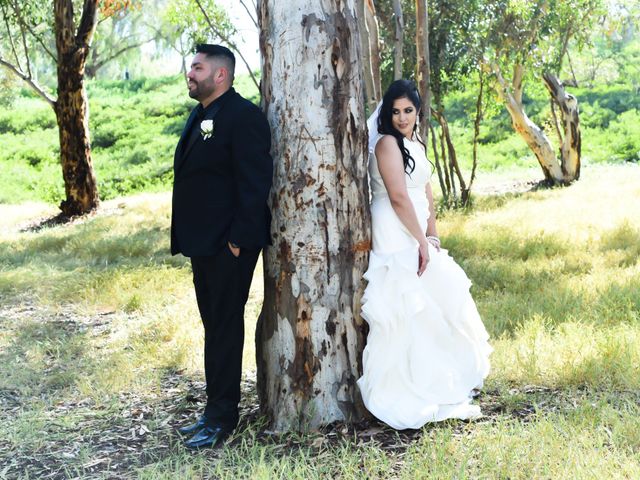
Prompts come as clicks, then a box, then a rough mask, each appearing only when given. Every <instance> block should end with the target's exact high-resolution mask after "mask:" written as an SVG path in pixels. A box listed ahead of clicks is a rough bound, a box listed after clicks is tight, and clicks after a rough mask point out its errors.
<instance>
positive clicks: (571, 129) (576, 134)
mask: <svg viewBox="0 0 640 480" xmlns="http://www.w3.org/2000/svg"><path fill="white" fill-rule="evenodd" d="M542 78H543V79H544V84H545V86H546V87H547V90H549V93H550V94H551V99H552V101H553V102H555V103H556V104H557V105H558V106H559V107H560V113H561V116H562V127H563V130H564V136H563V138H562V146H561V147H560V159H561V162H562V164H561V169H562V175H563V179H562V180H563V183H570V182H572V181H574V180H578V179H579V178H580V154H581V148H582V138H581V135H580V117H579V112H578V99H577V98H576V97H575V96H573V95H571V94H569V93H567V92H566V91H565V89H564V85H563V83H562V82H561V81H560V80H559V79H558V78H557V77H555V76H554V75H551V74H550V73H545V74H544V75H543V76H542Z"/></svg>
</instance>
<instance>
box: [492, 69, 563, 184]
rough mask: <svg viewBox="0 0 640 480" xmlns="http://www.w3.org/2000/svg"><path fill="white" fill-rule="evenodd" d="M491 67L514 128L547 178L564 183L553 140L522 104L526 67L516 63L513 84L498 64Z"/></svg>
mask: <svg viewBox="0 0 640 480" xmlns="http://www.w3.org/2000/svg"><path fill="white" fill-rule="evenodd" d="M491 69H492V71H493V73H494V74H495V76H496V79H497V81H498V84H499V85H498V88H497V93H498V96H499V97H500V98H501V100H502V101H503V102H504V104H505V107H506V108H507V111H508V112H509V115H510V116H511V123H512V124H513V128H514V130H515V131H516V132H517V133H518V134H519V135H520V136H521V137H522V138H523V139H524V141H525V142H527V145H528V146H529V148H530V149H531V151H532V152H533V153H534V155H535V156H536V158H537V159H538V163H539V164H540V167H541V168H542V172H543V173H544V177H545V179H546V180H547V181H548V182H549V183H553V184H556V183H564V175H563V173H562V169H561V168H560V164H559V163H558V160H557V158H556V155H555V153H554V152H553V147H552V146H551V142H550V141H549V139H548V138H547V136H546V135H545V134H544V132H543V131H542V129H541V128H540V127H538V126H537V125H536V124H535V123H533V122H532V121H531V119H529V117H528V116H527V114H526V113H525V111H524V107H523V105H522V79H523V76H524V67H523V66H522V65H516V66H515V68H514V74H513V79H512V81H511V85H509V84H508V83H507V81H506V80H505V79H504V77H503V76H502V72H501V71H500V69H499V68H498V67H497V65H495V64H494V65H492V66H491Z"/></svg>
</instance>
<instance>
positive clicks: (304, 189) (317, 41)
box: [256, 0, 370, 430]
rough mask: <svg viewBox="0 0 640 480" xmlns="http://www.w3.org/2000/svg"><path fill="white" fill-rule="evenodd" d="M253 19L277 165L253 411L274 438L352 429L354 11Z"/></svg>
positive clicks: (358, 231) (359, 115)
mask: <svg viewBox="0 0 640 480" xmlns="http://www.w3.org/2000/svg"><path fill="white" fill-rule="evenodd" d="M259 20H260V29H261V36H260V46H261V50H262V54H263V65H262V98H263V102H264V105H263V106H264V108H265V111H266V114H267V118H268V120H269V123H270V125H271V129H272V136H273V141H272V145H273V147H272V154H273V158H274V162H275V173H274V184H273V188H272V193H271V205H272V211H273V223H272V237H273V247H271V248H268V249H267V250H266V252H265V255H264V258H265V260H264V261H265V298H264V305H263V309H262V313H261V315H260V319H259V322H258V326H257V331H256V355H257V365H258V394H259V397H260V404H261V407H262V410H263V412H264V413H266V414H267V416H268V418H269V419H270V423H271V427H272V428H273V429H275V430H288V429H305V428H315V427H317V426H319V425H323V424H328V423H331V422H333V421H336V420H340V421H355V420H357V419H359V418H360V417H361V415H362V414H363V413H364V409H363V406H362V403H361V400H360V396H359V392H358V390H357V387H356V380H357V378H358V377H359V376H360V374H361V369H362V367H361V355H362V350H363V347H364V340H365V329H364V324H363V321H362V319H361V318H360V316H359V313H360V297H361V294H362V291H363V286H364V285H363V280H362V275H363V273H364V271H365V268H366V265H367V257H368V251H369V248H370V232H369V225H370V221H369V210H368V197H369V195H368V187H367V176H366V171H367V170H366V164H367V136H366V128H365V116H364V108H363V105H364V94H363V91H362V86H363V80H362V64H361V52H360V47H359V45H360V43H359V36H358V29H357V21H356V3H355V0H346V1H341V2H335V1H332V0H290V1H289V2H281V1H278V0H261V2H260V4H259ZM292 92H295V95H292Z"/></svg>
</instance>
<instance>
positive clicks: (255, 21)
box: [240, 0, 260, 28]
mask: <svg viewBox="0 0 640 480" xmlns="http://www.w3.org/2000/svg"><path fill="white" fill-rule="evenodd" d="M244 2H245V0H240V3H241V4H242V6H243V7H244V9H245V10H246V11H247V14H248V15H249V18H250V19H251V21H252V22H253V24H254V25H255V26H256V28H260V27H259V26H258V20H257V19H256V17H255V15H254V14H253V13H251V10H249V7H247V5H246V4H245V3H244ZM252 6H253V9H254V11H255V10H257V9H258V7H257V6H256V5H253V4H252Z"/></svg>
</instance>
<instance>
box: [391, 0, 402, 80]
mask: <svg viewBox="0 0 640 480" xmlns="http://www.w3.org/2000/svg"><path fill="white" fill-rule="evenodd" d="M393 20H394V23H395V26H396V31H395V36H394V39H393V40H394V41H393V79H394V80H399V79H401V78H402V45H403V44H404V17H403V16H402V2H401V1H400V0H393Z"/></svg>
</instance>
